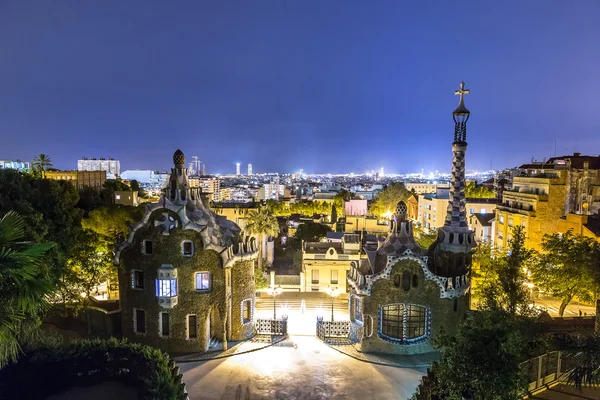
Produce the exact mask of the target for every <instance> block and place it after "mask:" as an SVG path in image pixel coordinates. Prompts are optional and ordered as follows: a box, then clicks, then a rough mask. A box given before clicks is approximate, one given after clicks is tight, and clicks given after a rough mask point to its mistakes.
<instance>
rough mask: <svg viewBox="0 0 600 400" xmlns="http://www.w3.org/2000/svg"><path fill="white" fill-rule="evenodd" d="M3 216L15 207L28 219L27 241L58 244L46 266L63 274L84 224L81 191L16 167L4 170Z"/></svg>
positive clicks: (1, 175) (0, 204)
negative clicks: (82, 222) (78, 203)
mask: <svg viewBox="0 0 600 400" xmlns="http://www.w3.org/2000/svg"><path fill="white" fill-rule="evenodd" d="M0 187H1V188H2V191H1V192H0V215H2V214H6V213H7V212H9V211H11V210H14V211H16V212H18V213H19V215H20V216H21V217H22V218H23V219H24V220H25V227H24V229H25V240H31V241H34V242H37V243H42V242H45V241H49V240H50V239H51V241H52V242H54V243H56V246H55V248H54V249H52V251H50V252H49V254H48V255H47V259H46V262H45V263H43V267H44V268H47V269H49V270H51V272H52V274H53V275H54V276H58V275H60V272H61V269H62V268H63V267H64V265H65V263H66V260H67V258H68V256H69V252H70V249H71V246H72V243H73V241H74V239H75V237H76V236H77V233H78V231H79V229H80V227H81V217H82V214H83V212H82V210H80V209H78V208H76V207H75V205H76V204H77V202H78V201H79V195H78V193H77V190H75V188H74V187H73V185H72V184H71V183H69V182H65V181H55V180H49V179H38V178H35V177H34V176H32V175H29V174H24V173H21V172H17V171H13V170H0Z"/></svg>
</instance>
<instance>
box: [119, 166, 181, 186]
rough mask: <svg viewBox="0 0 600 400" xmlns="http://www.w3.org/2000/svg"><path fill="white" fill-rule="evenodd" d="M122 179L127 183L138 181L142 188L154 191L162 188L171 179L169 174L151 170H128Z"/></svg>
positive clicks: (122, 175) (124, 172)
mask: <svg viewBox="0 0 600 400" xmlns="http://www.w3.org/2000/svg"><path fill="white" fill-rule="evenodd" d="M121 178H122V179H123V180H126V181H132V180H136V181H138V182H139V184H140V186H142V187H144V188H151V189H152V188H162V187H163V186H164V185H165V183H166V182H167V180H168V179H169V174H168V173H167V172H161V171H154V170H150V169H128V170H126V171H123V173H122V174H121Z"/></svg>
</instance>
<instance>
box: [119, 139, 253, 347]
mask: <svg viewBox="0 0 600 400" xmlns="http://www.w3.org/2000/svg"><path fill="white" fill-rule="evenodd" d="M184 161H185V158H184V156H183V153H181V152H180V151H178V152H176V153H175V155H174V162H175V168H173V171H172V174H171V177H170V179H169V184H168V186H167V187H166V189H165V191H164V193H163V196H162V197H161V199H160V200H159V202H158V203H154V204H149V205H147V206H146V213H145V215H144V217H143V218H142V220H141V221H139V222H138V223H136V224H134V225H133V227H132V232H131V234H130V235H129V237H128V239H127V241H125V242H124V243H123V244H121V245H120V246H119V247H118V249H117V252H116V257H115V263H116V264H117V265H118V266H119V289H120V301H121V310H122V330H123V336H124V337H126V338H128V339H129V340H131V341H135V342H141V343H145V344H149V345H152V346H155V347H158V348H161V349H163V350H165V351H168V352H171V353H182V352H197V351H205V350H207V349H208V347H209V345H210V343H211V340H212V341H214V340H220V341H231V340H241V339H245V338H249V337H251V336H252V334H253V316H254V315H253V314H254V303H255V299H254V293H255V285H254V260H255V259H256V256H257V251H256V241H255V240H254V238H244V240H241V239H240V229H239V227H238V226H237V225H236V224H234V223H233V222H231V221H228V220H227V219H225V218H223V217H219V216H217V215H216V214H214V213H213V212H211V211H210V210H209V209H207V208H206V207H204V205H203V204H202V201H201V199H200V192H199V190H197V189H192V188H190V187H189V186H188V180H187V172H186V170H185V168H184Z"/></svg>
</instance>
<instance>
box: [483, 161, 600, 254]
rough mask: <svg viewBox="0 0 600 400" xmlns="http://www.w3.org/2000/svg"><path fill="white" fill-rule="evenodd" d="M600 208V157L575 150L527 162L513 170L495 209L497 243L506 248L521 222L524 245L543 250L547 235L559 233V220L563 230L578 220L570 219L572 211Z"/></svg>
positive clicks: (587, 212)
mask: <svg viewBox="0 0 600 400" xmlns="http://www.w3.org/2000/svg"><path fill="white" fill-rule="evenodd" d="M599 211H600V157H592V156H582V155H581V154H580V153H575V154H573V155H572V156H562V157H553V158H550V159H549V160H548V161H546V162H543V163H533V164H525V165H522V166H520V167H519V168H518V169H517V170H516V171H513V176H512V183H511V185H510V187H509V188H505V189H504V191H503V194H502V204H501V205H499V206H498V207H497V209H496V218H495V223H496V232H495V239H494V241H495V245H496V246H497V247H499V248H503V247H505V246H506V245H507V244H508V241H509V240H510V239H511V237H512V236H511V231H512V227H514V226H516V225H521V226H523V228H524V231H525V245H526V246H528V247H530V248H533V249H540V247H541V243H542V239H543V237H544V235H545V234H552V233H556V232H559V223H560V227H561V229H564V227H565V226H568V225H569V224H572V223H573V221H575V220H577V218H576V217H571V218H568V216H569V215H570V214H574V215H587V216H591V215H595V214H598V212H599ZM581 221H583V219H581ZM575 225H577V224H575ZM581 225H582V226H583V225H584V224H583V222H582V224H581Z"/></svg>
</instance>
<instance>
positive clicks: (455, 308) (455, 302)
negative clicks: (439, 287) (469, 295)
mask: <svg viewBox="0 0 600 400" xmlns="http://www.w3.org/2000/svg"><path fill="white" fill-rule="evenodd" d="M457 310H458V299H454V311H455V312H456V311H457Z"/></svg>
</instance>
